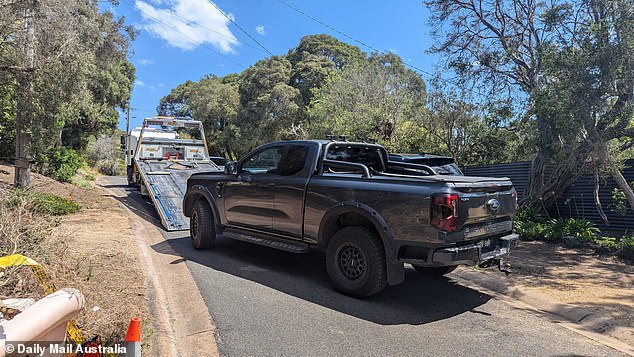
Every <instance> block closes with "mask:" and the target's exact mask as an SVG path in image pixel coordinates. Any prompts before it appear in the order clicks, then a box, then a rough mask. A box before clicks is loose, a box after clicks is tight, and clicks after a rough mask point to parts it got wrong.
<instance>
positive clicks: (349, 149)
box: [326, 145, 385, 172]
mask: <svg viewBox="0 0 634 357" xmlns="http://www.w3.org/2000/svg"><path fill="white" fill-rule="evenodd" d="M326 160H336V161H345V162H353V163H357V164H364V165H365V166H367V167H368V168H371V169H374V170H376V171H379V172H381V171H383V167H384V166H385V165H384V161H383V155H382V152H381V149H380V148H378V147H376V146H357V145H332V146H330V148H329V149H328V152H327V153H326Z"/></svg>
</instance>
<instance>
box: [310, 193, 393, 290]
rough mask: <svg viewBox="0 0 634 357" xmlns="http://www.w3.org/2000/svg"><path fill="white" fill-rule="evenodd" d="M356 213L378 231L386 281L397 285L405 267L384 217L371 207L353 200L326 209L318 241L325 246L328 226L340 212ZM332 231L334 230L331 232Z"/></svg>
mask: <svg viewBox="0 0 634 357" xmlns="http://www.w3.org/2000/svg"><path fill="white" fill-rule="evenodd" d="M346 213H356V214H358V215H360V216H362V217H364V218H365V219H367V220H368V221H369V222H370V223H372V225H373V226H374V229H375V230H376V231H377V232H378V233H379V237H380V238H381V242H382V243H383V247H384V249H385V263H386V267H387V282H388V284H389V285H397V284H400V283H402V282H403V280H405V267H404V266H403V263H401V262H399V261H398V260H397V257H396V254H397V252H396V248H395V246H394V236H393V235H392V232H391V230H390V227H389V225H388V224H387V222H386V221H385V219H384V218H383V217H382V216H381V215H380V214H379V213H378V212H377V211H376V210H374V209H373V208H372V207H370V206H368V205H366V204H363V203H360V202H355V201H343V202H340V203H338V204H337V205H335V206H333V207H331V208H330V209H328V211H327V212H326V214H325V215H324V216H323V218H322V220H321V223H320V224H319V242H322V244H323V245H324V248H327V246H328V244H326V243H327V242H328V243H329V240H330V236H326V235H327V232H328V231H329V229H328V226H329V225H330V224H332V223H333V222H334V220H336V219H337V217H339V216H340V215H342V214H346ZM332 233H334V232H332Z"/></svg>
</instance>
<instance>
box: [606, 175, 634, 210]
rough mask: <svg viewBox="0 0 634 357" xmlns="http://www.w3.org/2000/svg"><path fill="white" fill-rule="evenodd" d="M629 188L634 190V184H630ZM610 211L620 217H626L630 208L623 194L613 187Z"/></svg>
mask: <svg viewBox="0 0 634 357" xmlns="http://www.w3.org/2000/svg"><path fill="white" fill-rule="evenodd" d="M630 187H632V189H634V182H630ZM609 207H610V209H611V210H612V211H614V212H615V213H616V214H619V215H621V216H625V215H627V213H628V211H629V209H630V206H629V203H628V202H627V198H626V197H625V192H623V191H622V190H620V189H619V188H617V187H615V188H613V189H612V203H611V204H610V206H609Z"/></svg>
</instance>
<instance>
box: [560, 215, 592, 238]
mask: <svg viewBox="0 0 634 357" xmlns="http://www.w3.org/2000/svg"><path fill="white" fill-rule="evenodd" d="M600 233H601V231H600V230H599V229H598V228H597V227H595V226H594V223H592V222H590V221H588V220H585V219H579V218H568V219H567V220H566V225H565V227H564V234H565V235H566V236H573V237H576V238H577V239H579V240H580V241H582V242H593V241H594V240H595V238H596V237H598V236H599V234H600Z"/></svg>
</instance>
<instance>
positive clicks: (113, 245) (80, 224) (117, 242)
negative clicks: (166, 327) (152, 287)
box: [0, 163, 150, 341]
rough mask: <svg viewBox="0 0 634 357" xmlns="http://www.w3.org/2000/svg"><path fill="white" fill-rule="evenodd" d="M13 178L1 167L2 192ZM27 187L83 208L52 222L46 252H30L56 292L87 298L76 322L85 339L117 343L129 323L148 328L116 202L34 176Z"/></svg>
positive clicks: (130, 235) (140, 282)
mask: <svg viewBox="0 0 634 357" xmlns="http://www.w3.org/2000/svg"><path fill="white" fill-rule="evenodd" d="M13 175H14V172H13V167H11V166H8V165H5V164H2V163H0V186H6V185H10V184H12V183H13ZM31 182H32V184H31V189H32V190H35V191H37V192H43V193H52V194H55V195H58V196H60V197H63V198H70V199H72V200H74V201H75V202H77V203H79V204H80V205H81V206H82V209H81V211H80V212H78V213H74V214H70V215H67V216H61V217H55V218H50V220H52V221H54V227H53V228H52V229H51V230H50V233H49V234H47V237H45V241H44V242H43V243H42V244H46V245H47V246H48V247H50V249H46V251H41V250H40V251H38V250H34V251H33V254H35V256H32V257H31V258H33V259H36V260H38V261H39V262H40V263H42V264H43V265H44V266H45V268H46V269H47V270H48V273H49V275H50V276H51V278H52V280H53V283H54V284H55V285H56V286H57V287H58V288H61V287H73V288H77V289H79V290H80V291H81V292H82V293H83V294H84V295H85V297H86V308H85V309H84V310H83V311H82V312H81V314H80V316H79V317H78V319H77V322H78V325H79V326H80V328H81V329H82V332H83V333H84V335H85V336H86V337H89V338H90V337H92V336H94V335H96V334H98V335H101V336H102V338H103V339H105V340H108V341H117V340H120V339H122V337H123V335H124V334H125V331H126V329H127V326H128V323H129V321H130V319H131V318H133V317H140V318H141V319H142V325H144V326H149V323H148V310H147V301H146V289H145V278H144V275H143V271H142V270H141V268H140V266H139V262H138V252H137V245H136V243H135V241H134V239H135V237H134V232H133V231H132V228H131V227H130V224H129V223H128V217H127V215H126V214H125V212H124V211H123V210H122V209H121V208H120V207H119V205H118V204H117V202H116V201H115V200H112V199H110V198H108V197H107V195H106V193H105V192H104V191H103V190H101V189H98V188H94V189H84V188H80V187H77V186H74V185H72V184H67V183H60V182H57V181H55V180H52V179H50V178H47V177H44V176H41V175H38V174H32V177H31ZM57 220H58V221H57ZM27 283H30V284H37V283H36V282H35V280H30V281H29V282H27ZM38 289H40V290H39V291H38ZM23 291H24V295H30V296H33V295H37V294H38V293H39V294H40V295H41V294H42V293H43V291H41V288H38V287H31V288H25V289H23ZM15 297H20V296H15ZM144 332H145V333H144V334H143V335H144V336H143V338H144V341H146V340H147V341H149V336H150V333H149V332H150V331H149V330H146V331H144Z"/></svg>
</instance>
